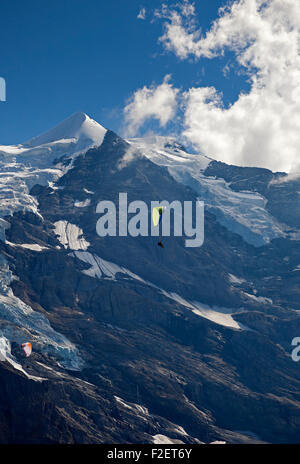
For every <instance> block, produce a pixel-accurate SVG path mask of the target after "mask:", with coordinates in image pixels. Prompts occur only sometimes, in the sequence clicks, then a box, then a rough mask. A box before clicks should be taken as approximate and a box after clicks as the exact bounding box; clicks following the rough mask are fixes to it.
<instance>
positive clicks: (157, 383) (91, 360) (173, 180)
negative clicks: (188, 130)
mask: <svg viewBox="0 0 300 464" xmlns="http://www.w3.org/2000/svg"><path fill="white" fill-rule="evenodd" d="M81 119H82V120H83V121H86V119H85V118H84V117H82V115H81V116H80V118H79V117H76V118H75V120H76V124H77V125H78V124H79V127H77V126H76V131H75V132H74V131H73V132H74V134H75V136H76V134H78V133H80V136H82V130H81V126H80V120H81ZM67 126H68V134H69V133H71V134H73V132H72V128H70V127H69V125H67ZM56 133H57V131H56V132H55V131H54V134H56ZM50 135H51V137H50V136H49V137H50V138H49V137H46V139H45V140H46V142H45V143H50V142H51V143H54V140H53V137H54V136H53V132H51V133H50ZM59 135H60V138H63V133H59ZM66 138H67V137H66ZM42 141H43V140H42ZM98 142H99V141H98ZM36 143H41V140H40V139H39V138H37V139H36ZM161 143H162V141H161V140H160V144H161ZM151 150H152V151H151ZM151 150H150V149H149V150H148V148H147V145H143V146H142V145H141V143H140V142H139V146H137V144H136V142H134V141H131V142H130V143H128V142H126V141H124V140H122V139H121V138H119V137H118V136H117V135H116V134H114V133H113V132H110V131H107V132H105V135H104V139H103V141H102V140H101V143H100V142H99V143H98V145H97V146H95V147H93V148H91V149H89V150H88V151H86V150H83V152H82V153H79V154H78V153H77V154H76V157H74V156H73V157H71V162H70V165H69V166H68V169H66V170H65V171H63V172H62V174H61V175H60V177H59V178H58V179H57V180H56V181H55V182H54V181H52V182H50V183H49V184H48V185H41V184H40V183H37V184H36V185H34V186H33V187H32V188H31V191H30V198H33V199H34V201H35V202H36V205H37V210H36V211H34V210H32V208H31V209H28V210H27V209H26V208H23V209H22V210H14V211H12V213H11V215H10V216H5V217H4V220H5V222H6V226H5V238H6V240H5V241H2V242H0V251H1V256H2V258H1V259H2V261H1V263H2V264H1V266H2V267H1V269H2V277H1V286H2V287H1V295H0V296H1V298H0V305H1V307H3V311H2V313H0V340H1V337H2V340H3V346H5V347H6V348H5V349H4V348H3V349H2V351H1V344H0V353H2V361H1V362H0V393H1V394H0V443H152V442H153V440H154V437H155V436H156V435H163V436H165V437H168V438H169V439H171V440H174V441H175V442H179V443H203V442H204V443H209V442H212V441H215V440H223V441H226V442H227V443H248V442H252V443H253V442H271V443H297V442H299V432H298V431H299V425H300V423H299V422H300V393H299V392H300V388H299V387H300V370H299V365H298V364H297V363H296V362H294V361H293V360H292V358H291V351H292V349H291V341H292V339H293V338H294V337H297V336H300V316H299V312H298V311H299V310H300V306H299V301H300V300H299V264H300V242H299V241H297V234H298V229H297V227H298V226H299V222H300V211H299V205H298V203H297V201H296V199H295V198H296V191H297V188H298V189H299V187H300V185H299V184H300V183H299V181H297V180H294V181H292V182H290V181H286V179H285V175H284V174H273V173H271V172H270V171H267V170H263V169H253V168H251V169H250V168H238V167H234V166H227V165H224V164H223V163H217V162H214V161H211V160H207V159H206V161H201V159H200V158H199V159H197V161H196V164H195V165H194V164H193V168H192V169H190V166H191V163H192V162H193V156H195V157H196V156H197V155H188V154H186V153H185V151H184V148H183V147H182V146H180V145H178V144H175V143H174V141H167V142H166V143H165V145H164V148H163V149H162V147H161V146H160V147H159V151H157V150H158V148H157V147H154V148H153V146H152V149H151ZM163 150H165V151H163ZM153 153H154V154H153ZM155 153H156V154H155ZM62 156H63V155H62ZM199 156H200V155H199ZM172 157H173V158H172ZM175 158H176V160H177V161H176V162H178V163H179V162H180V160H181V162H182V160H184V162H185V163H187V164H185V168H184V166H183V167H182V169H181V170H180V169H179V168H178V167H176V166H177V165H176V166H175V165H174V164H172V163H173V161H174V160H175ZM172 159H173V161H172ZM63 161H64V163H66V165H68V157H63ZM174 162H175V161H174ZM55 163H56V164H55V166H57V165H59V166H61V163H62V159H59V160H55ZM55 166H54V168H55ZM195 166H196V167H195ZM184 169H185V170H186V173H187V172H188V171H189V172H188V175H185V176H182V177H180V173H183V172H184ZM220 179H223V182H224V185H225V183H226V189H227V190H226V191H227V192H228V195H230V194H231V193H232V198H231V203H234V200H233V199H235V198H239V199H241V201H242V200H245V201H246V200H247V204H249V205H250V207H251V204H252V203H251V198H252V199H253V214H252V215H251V221H250V220H249V215H248V216H247V218H248V221H246V219H245V221H244V229H243V230H242V231H241V233H237V231H235V230H234V227H236V226H235V225H234V226H232V224H233V222H234V221H235V223H234V224H236V223H237V222H240V223H242V221H243V218H245V216H243V214H246V213H245V209H243V208H240V209H239V208H235V209H234V212H233V210H232V209H230V210H229V209H228V202H226V203H224V205H223V207H222V204H219V206H218V207H217V206H216V203H214V204H213V200H211V202H210V204H209V207H208V208H207V210H206V212H205V241H204V244H203V246H202V247H200V248H187V247H185V246H184V237H174V236H171V237H166V238H164V239H163V242H164V245H165V247H164V249H161V248H159V247H157V241H158V239H157V237H142V236H139V237H131V236H128V237H118V236H117V237H109V236H107V237H104V238H103V237H100V236H98V235H97V233H96V223H97V220H98V219H99V214H98V213H97V212H96V207H97V204H98V203H99V201H101V200H111V201H113V202H114V203H115V204H118V196H119V193H120V192H126V193H127V194H128V202H131V201H133V200H143V201H145V202H146V203H148V204H149V203H150V202H151V201H152V200H153V201H154V200H160V201H161V200H168V201H172V200H180V201H182V202H183V201H196V199H197V198H198V197H200V199H201V194H200V192H201V186H202V191H203V192H204V187H203V186H205V192H206V194H207V192H208V191H209V192H212V191H213V189H215V188H216V185H217V186H218V192H219V193H218V195H219V197H218V199H219V200H218V202H220V201H221V200H220V198H221V196H220V189H219V185H220V183H218V182H219V180H220ZM208 183H209V184H208ZM222 185H223V184H222ZM224 185H223V187H222V189H224V188H225V187H224ZM215 191H216V190H215ZM223 191H224V190H222V192H223ZM235 192H242V194H241V195H240V196H239V197H236V196H235ZM222 194H223V193H222ZM27 195H29V192H28V193H27ZM207 195H208V194H207ZM260 198H261V199H262V203H263V206H261V207H260V208H261V209H260V210H257V208H258V207H257V201H258V199H259V200H260ZM224 201H225V200H224ZM225 205H227V209H226V206H225ZM281 205H282V206H281ZM294 206H295V210H294V212H293V214H292V213H291V208H294ZM217 208H218V211H217ZM222 208H223V209H222ZM220 212H222V214H223V216H222V218H223V219H224V218H225V219H226V220H225V219H224V220H223V219H222V218H221V216H220ZM254 218H258V219H257V229H258V231H259V237H260V238H259V240H262V243H263V244H262V245H260V246H259V245H258V243H255V244H253V243H251V241H252V240H253V237H254V236H253V233H255V231H254V232H253V227H254V226H255V224H254ZM259 218H262V219H261V221H265V223H266V228H262V227H261V224H262V222H259ZM267 221H270V224H267ZM226 224H227V227H225V225H226ZM275 226H276V227H278V229H275ZM247 228H248V230H249V234H248V235H247V234H246V232H245V231H246V229H247ZM238 230H240V229H238ZM264 230H265V231H266V232H264ZM270 231H273V232H274V237H273V239H270ZM276 231H277V232H276ZM273 232H272V233H273ZM264 234H265V235H264ZM247 237H248V238H249V240H248V241H247ZM265 237H269V240H267V239H266V240H265ZM30 311H31V312H30ZM4 314H6V316H5V318H4V316H3V315H4ZM30 318H31V319H30ZM31 320H34V325H33V324H31V325H30V324H29V322H28V321H31ZM47 324H48V325H47ZM27 340H30V341H32V343H33V348H34V351H33V354H32V356H31V357H30V358H29V359H28V360H27V359H25V358H23V357H22V353H21V352H20V350H19V349H18V347H19V344H20V343H22V341H27ZM6 341H7V342H6ZM4 342H5V343H6V344H5V343H4ZM7 346H8V348H7Z"/></svg>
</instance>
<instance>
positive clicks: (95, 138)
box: [23, 112, 106, 148]
mask: <svg viewBox="0 0 300 464" xmlns="http://www.w3.org/2000/svg"><path fill="white" fill-rule="evenodd" d="M105 133H106V129H105V128H104V127H103V126H101V125H100V124H98V123H97V122H96V121H94V120H93V119H91V118H90V117H89V116H88V115H87V114H85V113H82V112H78V113H75V114H73V115H72V116H70V117H68V118H67V119H65V120H64V121H62V122H61V123H60V124H58V125H57V126H55V127H54V128H52V129H50V130H49V131H47V132H45V133H43V134H41V135H39V136H37V137H34V138H32V139H31V140H29V141H27V142H26V143H24V144H23V146H24V147H28V148H29V147H30V148H34V147H37V146H41V145H45V144H49V143H53V142H57V141H59V140H70V139H75V140H76V141H77V144H78V145H82V146H83V148H86V146H87V145H88V144H90V145H96V146H97V145H101V143H102V141H103V138H104V135H105ZM80 142H81V143H80Z"/></svg>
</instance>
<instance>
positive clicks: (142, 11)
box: [137, 8, 146, 19]
mask: <svg viewBox="0 0 300 464" xmlns="http://www.w3.org/2000/svg"><path fill="white" fill-rule="evenodd" d="M137 18H138V19H146V8H141V9H140V12H139V14H138V15H137Z"/></svg>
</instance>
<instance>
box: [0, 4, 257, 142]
mask: <svg viewBox="0 0 300 464" xmlns="http://www.w3.org/2000/svg"><path fill="white" fill-rule="evenodd" d="M164 3H170V4H171V3H172V2H164ZM173 3H174V2H173ZM225 3H226V2H224V1H221V0H209V1H208V0H207V1H206V0H205V1H204V0H201V1H196V2H195V4H196V8H197V15H198V19H199V24H200V25H201V28H202V30H203V31H206V30H207V29H209V27H210V24H211V22H212V21H213V20H214V19H215V18H216V17H217V11H218V8H219V7H220V6H222V5H224V4H225ZM161 4H162V2H161V1H159V0H143V1H140V0H129V1H125V0H111V1H109V2H108V1H105V0H84V1H83V0H51V2H41V1H37V0H27V1H26V2H25V1H24V0H10V1H9V2H1V4H0V76H2V77H4V78H5V80H6V85H7V101H6V102H5V103H3V102H0V144H12V143H20V142H22V141H25V140H27V139H29V138H31V137H32V136H35V135H37V134H39V133H41V132H43V131H45V130H47V129H48V128H50V127H52V126H53V125H55V124H56V123H58V122H60V121H61V120H63V119H64V118H66V117H68V116H69V115H71V114H72V113H74V112H76V111H84V112H86V113H88V114H89V115H90V116H91V117H93V118H94V119H96V120H97V121H98V122H100V123H102V124H103V125H104V126H105V127H107V128H110V129H112V130H115V131H117V132H120V131H121V128H122V123H123V116H122V115H123V108H124V106H125V105H126V101H127V100H128V98H129V97H130V96H131V95H132V94H133V93H134V92H135V91H136V90H137V89H138V88H141V87H143V86H144V85H146V86H150V85H151V84H155V83H157V84H158V83H161V82H162V80H163V78H164V76H165V75H166V74H171V75H172V79H171V81H172V84H173V85H174V86H175V87H177V88H180V89H182V90H187V89H188V88H190V87H192V86H194V85H201V86H207V85H213V86H214V87H216V89H218V90H220V91H222V92H223V95H224V104H225V105H228V104H229V103H230V102H233V101H235V100H236V98H237V97H238V94H239V92H240V90H241V89H242V88H245V89H246V88H247V86H248V84H247V82H246V78H245V76H239V75H236V74H232V75H230V77H224V75H223V73H222V68H223V67H224V65H225V64H226V60H228V56H226V57H225V58H222V57H219V58H217V59H214V60H208V59H206V58H202V59H200V60H197V61H196V62H195V60H193V59H189V60H184V61H183V60H181V59H179V58H178V57H177V56H176V55H175V54H172V53H170V52H167V51H166V50H165V49H164V48H163V46H162V45H161V44H159V43H158V38H159V37H160V36H161V34H162V24H161V22H160V21H158V20H156V21H154V22H153V21H151V19H152V18H153V11H154V9H155V8H159V7H160V6H161ZM142 7H145V8H146V12H147V15H146V19H145V20H139V19H137V15H138V13H139V11H140V9H141V8H142ZM154 127H155V124H154ZM167 131H168V126H166V127H165V128H163V129H161V128H160V132H167Z"/></svg>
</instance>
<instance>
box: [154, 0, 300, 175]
mask: <svg viewBox="0 0 300 464" xmlns="http://www.w3.org/2000/svg"><path fill="white" fill-rule="evenodd" d="M155 15H156V17H159V18H162V19H163V21H164V33H163V35H162V37H161V38H160V42H162V43H163V45H164V47H165V48H166V49H167V50H169V51H172V52H173V53H175V54H176V55H177V56H178V57H179V58H181V59H186V58H188V57H194V59H197V60H198V59H200V58H202V57H206V58H210V59H212V58H214V57H217V56H220V55H224V53H226V51H227V50H230V51H233V52H234V53H235V56H236V60H237V64H238V66H239V67H243V68H244V69H245V70H246V71H247V73H248V75H249V80H250V84H251V89H250V91H249V93H248V94H244V93H241V94H240V95H239V98H238V99H237V101H236V102H235V103H233V104H232V105H231V106H230V107H229V108H224V107H223V104H222V95H221V94H220V93H219V92H218V91H217V90H216V89H215V88H213V87H198V88H191V89H190V90H188V91H187V92H186V93H185V94H184V95H183V97H184V99H185V115H184V129H183V135H184V136H186V137H187V138H188V139H189V141H190V142H192V143H193V144H194V145H195V146H196V147H198V148H199V149H200V150H201V151H203V152H206V153H207V154H209V155H211V156H214V157H215V158H217V159H219V160H222V161H225V162H227V163H234V164H239V165H252V166H262V167H268V168H270V169H273V170H285V171H290V170H296V169H299V168H300V156H299V154H300V55H299V48H300V1H299V0H267V1H265V0H239V1H235V2H233V3H230V5H229V6H227V7H225V8H222V9H221V10H220V11H219V18H218V19H217V20H216V21H215V22H214V23H213V24H212V26H211V28H210V30H209V31H208V32H207V33H206V34H205V35H203V34H202V32H201V29H200V28H199V27H198V26H197V23H196V20H195V7H194V4H193V3H190V2H189V1H187V0H186V1H183V2H181V3H180V4H178V3H177V4H176V5H175V6H174V7H172V8H169V7H167V6H166V5H163V7H162V8H161V10H160V11H156V12H155ZM173 91H174V89H173ZM155 117H157V118H159V115H158V113H156V116H155Z"/></svg>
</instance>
